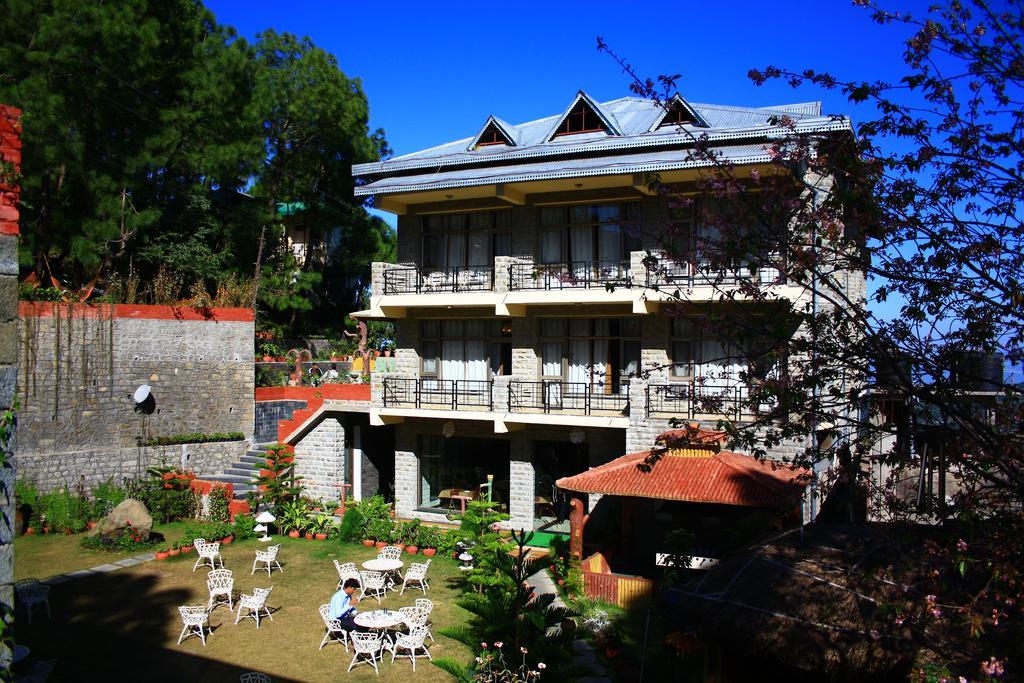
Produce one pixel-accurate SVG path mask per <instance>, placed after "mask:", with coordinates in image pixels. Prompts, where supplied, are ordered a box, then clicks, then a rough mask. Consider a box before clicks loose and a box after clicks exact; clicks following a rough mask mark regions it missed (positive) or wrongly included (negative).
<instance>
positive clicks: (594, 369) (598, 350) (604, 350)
mask: <svg viewBox="0 0 1024 683" xmlns="http://www.w3.org/2000/svg"><path fill="white" fill-rule="evenodd" d="M591 362H592V365H591V373H590V374H591V378H592V379H591V384H593V385H594V386H595V390H596V391H600V392H601V393H605V387H606V386H609V383H608V340H607V339H595V340H594V358H593V359H592V361H591ZM612 370H614V368H612ZM597 386H600V389H597ZM608 391H611V390H610V389H609V390H608Z"/></svg>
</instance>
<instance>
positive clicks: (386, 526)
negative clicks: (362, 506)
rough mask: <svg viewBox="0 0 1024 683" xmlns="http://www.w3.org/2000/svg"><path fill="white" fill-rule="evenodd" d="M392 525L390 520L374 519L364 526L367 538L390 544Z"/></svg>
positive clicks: (392, 534)
mask: <svg viewBox="0 0 1024 683" xmlns="http://www.w3.org/2000/svg"><path fill="white" fill-rule="evenodd" d="M394 527H395V525H394V523H393V522H392V521H391V520H390V519H374V520H372V521H371V522H370V523H369V524H367V526H366V536H367V538H372V539H373V540H375V541H384V542H385V543H391V542H392V540H394Z"/></svg>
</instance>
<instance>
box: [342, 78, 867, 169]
mask: <svg viewBox="0 0 1024 683" xmlns="http://www.w3.org/2000/svg"><path fill="white" fill-rule="evenodd" d="M581 97H583V98H586V99H587V100H588V102H591V103H592V104H593V105H594V106H595V109H596V110H597V111H598V112H599V114H600V115H601V116H603V117H604V118H605V119H606V120H607V121H608V122H609V123H610V124H611V127H613V128H615V129H617V130H618V132H619V133H621V134H619V135H607V134H605V133H603V132H599V133H589V134H583V135H571V136H562V137H559V138H555V139H553V140H552V139H550V137H551V133H553V131H554V130H555V126H557V124H558V123H559V122H560V121H561V119H562V118H563V117H564V115H565V114H564V113H563V114H560V115H555V116H548V117H545V118H542V119H537V120H535V121H528V122H526V123H522V124H519V125H517V126H512V125H509V124H505V125H504V126H503V127H505V128H506V130H507V131H508V132H509V133H510V134H512V135H513V136H514V138H515V142H516V147H514V148H509V147H507V146H504V145H494V146H487V147H482V148H480V149H476V150H470V149H468V148H469V147H470V143H472V142H473V140H474V139H475V138H463V139H461V140H456V141H454V142H449V143H446V144H443V145H439V146H437V147H431V148H429V149H425V150H421V151H418V152H413V153H410V154H404V155H401V156H397V157H393V158H391V159H388V160H386V161H380V162H374V163H369V164H357V165H356V166H354V167H353V173H354V174H355V175H357V176H372V175H386V174H389V173H393V172H398V171H404V170H410V169H416V168H435V169H436V168H441V167H446V166H456V165H464V164H478V163H480V162H488V161H495V162H496V161H506V160H514V159H520V158H522V159H529V158H535V157H540V156H549V155H552V154H566V153H589V152H595V153H596V152H605V151H610V150H616V149H629V148H642V147H650V146H655V145H664V144H677V145H681V146H682V145H688V144H692V143H693V142H694V139H695V137H696V136H699V135H704V134H706V135H707V136H708V138H709V139H710V140H712V141H725V140H742V139H744V138H751V137H763V136H765V135H766V134H770V133H771V132H772V131H773V130H774V131H776V132H777V133H778V134H782V133H784V132H787V131H784V130H781V129H779V128H778V127H777V126H773V125H772V124H770V123H769V118H770V117H771V116H772V115H787V116H789V117H790V118H792V119H795V120H796V126H797V130H798V131H816V130H820V131H825V130H836V131H838V130H851V124H850V121H849V120H848V119H846V118H845V117H831V116H821V115H820V110H821V107H820V104H819V103H816V102H811V103H799V104H791V105H779V106H776V107H770V108H753V107H738V106H726V105H717V104H699V103H695V102H689V103H688V104H689V105H690V106H691V107H692V108H693V109H694V111H695V112H697V113H698V114H699V115H700V117H701V118H702V119H704V121H706V122H707V124H708V127H706V128H703V127H696V126H689V125H686V126H679V127H677V126H666V127H664V128H661V129H658V130H653V131H652V130H651V128H652V127H653V126H654V125H655V124H656V123H657V122H658V120H659V119H660V118H661V117H662V115H663V114H664V109H662V108H661V107H660V106H659V105H658V104H657V103H655V102H652V101H651V100H648V99H644V98H639V97H623V98H620V99H617V100H611V101H610V102H604V103H597V102H595V101H593V100H592V99H590V98H588V97H587V96H586V94H585V93H583V92H582V91H581V92H580V93H578V94H577V95H576V97H575V98H573V101H572V103H571V104H570V106H569V108H567V109H566V112H568V111H569V109H571V107H572V105H573V104H575V102H576V101H577V99H579V98H581ZM503 123H504V122H503ZM481 130H482V129H481Z"/></svg>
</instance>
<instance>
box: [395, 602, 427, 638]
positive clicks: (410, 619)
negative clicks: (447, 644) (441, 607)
mask: <svg viewBox="0 0 1024 683" xmlns="http://www.w3.org/2000/svg"><path fill="white" fill-rule="evenodd" d="M398 611H399V612H400V613H401V615H402V625H403V626H405V628H406V629H408V630H409V632H410V633H412V631H413V629H415V628H416V627H418V626H425V625H426V623H427V616H428V615H427V613H426V612H424V611H423V610H421V609H420V608H419V607H399V608H398Z"/></svg>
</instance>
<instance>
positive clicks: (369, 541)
mask: <svg viewBox="0 0 1024 683" xmlns="http://www.w3.org/2000/svg"><path fill="white" fill-rule="evenodd" d="M29 531H31V529H29ZM363 545H365V546H366V547H367V548H372V547H373V539H372V538H364V539H363Z"/></svg>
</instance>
